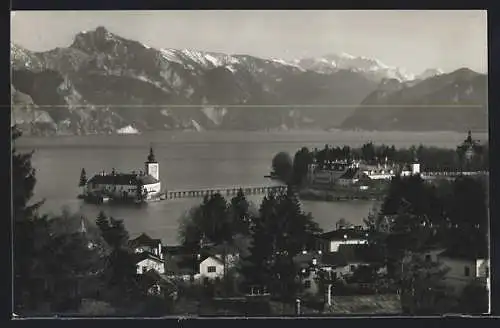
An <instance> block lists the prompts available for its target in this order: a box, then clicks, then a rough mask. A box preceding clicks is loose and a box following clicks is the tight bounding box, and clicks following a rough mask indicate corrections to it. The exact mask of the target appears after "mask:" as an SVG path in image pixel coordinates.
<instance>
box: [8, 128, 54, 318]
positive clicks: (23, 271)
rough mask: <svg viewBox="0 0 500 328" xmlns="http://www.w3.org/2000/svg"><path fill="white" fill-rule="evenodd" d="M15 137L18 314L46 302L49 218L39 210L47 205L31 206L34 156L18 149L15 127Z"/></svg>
mask: <svg viewBox="0 0 500 328" xmlns="http://www.w3.org/2000/svg"><path fill="white" fill-rule="evenodd" d="M11 136H12V142H13V147H12V187H13V188H12V201H13V202H12V205H13V219H14V235H13V246H14V257H13V264H14V310H15V312H16V313H18V314H22V313H24V312H25V311H30V310H33V309H36V308H37V307H38V306H39V303H40V302H41V301H43V300H44V299H45V297H44V290H43V283H42V284H41V283H40V279H43V261H42V253H43V247H44V245H45V243H46V242H47V241H48V236H49V233H48V223H47V220H46V217H40V216H38V215H37V213H36V210H37V209H38V208H39V207H40V206H41V205H42V204H43V201H40V202H36V203H34V204H31V205H30V201H31V199H32V197H33V190H34V187H35V184H36V177H35V169H34V168H33V167H32V165H31V157H32V154H33V152H31V153H27V154H22V153H18V152H17V150H16V148H15V141H16V140H17V139H18V138H19V137H20V136H21V132H20V131H19V130H18V129H17V128H16V127H15V126H14V127H12V128H11Z"/></svg>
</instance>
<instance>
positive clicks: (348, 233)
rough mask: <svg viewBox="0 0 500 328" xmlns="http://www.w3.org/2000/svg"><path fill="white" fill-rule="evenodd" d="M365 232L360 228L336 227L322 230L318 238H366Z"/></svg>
mask: <svg viewBox="0 0 500 328" xmlns="http://www.w3.org/2000/svg"><path fill="white" fill-rule="evenodd" d="M366 234H367V232H366V231H365V230H360V229H338V230H332V231H328V232H324V233H322V234H320V235H319V238H320V239H327V240H346V239H361V240H364V239H366V237H367V236H366Z"/></svg>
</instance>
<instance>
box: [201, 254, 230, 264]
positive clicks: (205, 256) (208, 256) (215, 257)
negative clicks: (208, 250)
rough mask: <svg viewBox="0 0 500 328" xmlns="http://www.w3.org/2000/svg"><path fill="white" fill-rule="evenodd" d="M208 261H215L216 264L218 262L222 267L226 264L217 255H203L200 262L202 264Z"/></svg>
mask: <svg viewBox="0 0 500 328" xmlns="http://www.w3.org/2000/svg"><path fill="white" fill-rule="evenodd" d="M207 259H213V260H215V261H216V262H218V263H219V264H222V265H223V264H224V261H223V260H222V259H220V258H219V257H217V256H215V255H210V254H202V255H201V257H200V259H199V261H198V262H199V263H200V264H201V263H202V262H204V261H205V260H207Z"/></svg>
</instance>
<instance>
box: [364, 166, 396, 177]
mask: <svg viewBox="0 0 500 328" xmlns="http://www.w3.org/2000/svg"><path fill="white" fill-rule="evenodd" d="M362 172H363V173H364V174H365V175H366V176H367V177H368V178H370V179H371V180H390V179H392V178H393V177H395V176H396V172H397V171H396V168H395V167H392V166H387V165H384V166H380V165H377V166H373V165H370V166H369V165H364V166H363V167H362Z"/></svg>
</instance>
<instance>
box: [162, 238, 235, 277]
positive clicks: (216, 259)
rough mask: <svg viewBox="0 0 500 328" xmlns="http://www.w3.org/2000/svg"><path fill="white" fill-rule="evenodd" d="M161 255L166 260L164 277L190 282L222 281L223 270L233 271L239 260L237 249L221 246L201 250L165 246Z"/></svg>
mask: <svg viewBox="0 0 500 328" xmlns="http://www.w3.org/2000/svg"><path fill="white" fill-rule="evenodd" d="M163 254H164V256H165V259H166V265H165V272H166V275H167V276H168V277H169V278H173V279H178V280H183V281H191V282H195V281H198V282H199V281H207V280H213V279H217V278H219V279H222V278H223V277H224V270H225V271H226V273H227V272H228V271H229V270H231V269H233V268H234V267H235V266H236V265H237V264H238V262H239V259H240V255H239V254H240V251H239V249H238V248H237V247H232V246H223V245H216V246H210V247H205V248H203V249H201V250H195V249H191V248H187V247H184V246H165V247H164V248H163ZM224 257H225V261H224ZM224 266H225V269H224Z"/></svg>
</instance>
